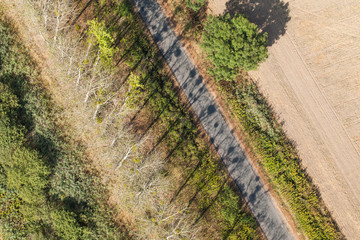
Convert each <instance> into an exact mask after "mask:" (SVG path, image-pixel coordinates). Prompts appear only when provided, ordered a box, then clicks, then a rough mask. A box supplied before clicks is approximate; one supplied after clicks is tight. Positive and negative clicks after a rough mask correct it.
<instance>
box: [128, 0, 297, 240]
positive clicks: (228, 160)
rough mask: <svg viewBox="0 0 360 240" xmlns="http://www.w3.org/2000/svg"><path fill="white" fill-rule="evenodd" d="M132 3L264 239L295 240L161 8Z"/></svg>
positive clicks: (150, 0) (152, 0)
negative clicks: (239, 191) (257, 224)
mask: <svg viewBox="0 0 360 240" xmlns="http://www.w3.org/2000/svg"><path fill="white" fill-rule="evenodd" d="M133 2H134V4H135V6H136V8H137V10H138V12H139V13H140V15H141V17H142V18H143V20H144V22H145V23H146V25H147V27H148V29H149V30H150V33H151V34H152V36H153V39H154V41H155V42H156V44H157V45H158V47H159V49H160V51H161V52H162V54H163V55H164V58H165V59H166V61H167V63H168V65H169V67H170V69H171V70H172V72H173V74H174V75H175V77H176V79H177V81H178V82H179V84H180V86H181V87H182V89H183V92H184V93H185V94H186V96H187V98H188V101H189V102H190V103H191V105H192V108H193V110H194V112H195V113H196V114H197V116H198V118H199V119H200V121H201V124H202V125H203V127H204V129H205V130H206V132H207V134H208V135H209V136H210V139H211V141H212V143H213V145H214V146H215V148H216V150H217V152H218V153H219V155H220V156H221V158H222V160H223V161H224V163H225V165H226V167H227V169H228V171H229V173H230V175H231V177H232V178H233V180H234V181H235V183H236V184H237V186H238V187H239V189H240V190H241V192H242V195H243V197H244V198H245V199H246V201H247V203H248V205H249V207H250V209H251V211H252V212H253V214H254V216H255V217H256V219H257V221H258V222H259V224H260V227H261V229H262V230H263V232H264V234H265V236H266V237H267V238H268V239H281V240H283V239H294V237H293V235H292V233H291V232H290V231H289V230H288V229H287V225H286V224H285V223H284V217H283V216H282V213H281V212H280V211H279V209H278V208H277V207H276V206H275V204H274V202H273V200H272V198H271V197H270V195H269V194H268V193H267V192H266V191H265V189H264V187H263V183H262V182H261V180H260V178H259V176H258V175H257V174H256V173H255V171H254V169H253V168H252V166H251V164H250V162H249V160H248V158H247V156H245V154H244V151H243V149H242V148H241V146H240V144H239V142H238V141H237V140H236V138H235V136H234V134H233V133H232V131H231V129H230V127H229V126H228V124H227V123H226V121H225V119H224V118H223V116H222V115H221V113H220V111H219V109H218V107H217V105H216V103H215V101H214V99H213V98H212V97H211V95H210V93H209V91H208V89H207V88H206V86H205V85H204V82H203V80H202V77H201V76H200V75H199V73H198V71H197V69H196V67H195V66H194V64H193V63H192V62H191V60H190V58H189V56H188V54H187V52H186V50H185V49H184V48H183V46H182V45H181V43H180V42H179V40H178V38H177V37H176V35H175V33H174V32H173V30H172V29H171V26H170V23H169V22H168V20H167V19H166V17H165V15H164V14H163V12H162V9H161V7H160V6H159V4H158V3H157V2H156V0H133Z"/></svg>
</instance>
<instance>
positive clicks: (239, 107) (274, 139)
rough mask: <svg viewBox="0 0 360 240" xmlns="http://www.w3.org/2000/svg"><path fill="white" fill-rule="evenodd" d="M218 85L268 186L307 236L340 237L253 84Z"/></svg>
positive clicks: (315, 190)
mask: <svg viewBox="0 0 360 240" xmlns="http://www.w3.org/2000/svg"><path fill="white" fill-rule="evenodd" d="M218 86H219V89H220V94H222V96H223V97H224V98H225V99H226V101H227V103H228V105H229V107H230V109H231V112H232V114H233V116H234V117H235V118H236V119H238V120H239V121H240V123H241V125H242V127H243V130H244V131H245V133H246V137H247V138H248V139H249V140H250V141H249V144H250V146H251V147H252V149H253V150H254V152H255V153H256V155H257V156H259V160H260V164H261V166H262V167H263V169H264V170H265V172H266V173H267V176H268V177H269V179H270V181H271V182H272V185H273V186H274V188H275V190H276V191H277V192H279V193H280V195H281V198H283V199H285V202H286V203H287V204H288V205H289V207H290V208H291V211H292V212H293V213H294V214H295V217H296V220H297V222H298V223H299V225H300V227H301V229H302V230H303V231H304V232H305V233H306V235H307V236H308V237H309V238H310V239H342V238H343V235H342V234H341V232H340V230H339V229H338V227H337V225H336V223H335V222H334V220H333V219H332V218H331V215H330V213H329V212H328V210H327V208H326V206H325V204H324V203H323V201H322V200H321V198H320V196H319V193H318V189H317V188H316V186H315V185H314V184H312V182H311V179H310V178H309V177H308V176H307V175H306V172H305V170H304V169H303V167H302V166H301V160H300V159H299V156H298V154H297V152H296V149H295V147H294V145H293V144H292V143H291V142H290V141H289V139H288V138H287V137H286V135H285V133H284V131H283V130H282V127H281V125H280V124H279V123H278V122H277V120H276V119H275V117H274V113H273V112H272V110H271V108H270V107H269V104H268V103H267V101H266V99H265V98H264V97H263V96H262V95H261V94H260V92H259V90H258V88H257V86H256V85H255V84H254V83H253V82H251V81H249V80H241V81H237V82H232V83H229V82H228V83H224V82H222V83H219V84H218Z"/></svg>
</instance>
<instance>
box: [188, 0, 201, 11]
mask: <svg viewBox="0 0 360 240" xmlns="http://www.w3.org/2000/svg"><path fill="white" fill-rule="evenodd" d="M185 2H186V6H187V7H188V8H190V9H192V10H194V11H195V12H198V11H199V10H200V9H201V7H202V6H204V4H205V0H186V1H185Z"/></svg>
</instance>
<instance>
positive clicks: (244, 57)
mask: <svg viewBox="0 0 360 240" xmlns="http://www.w3.org/2000/svg"><path fill="white" fill-rule="evenodd" d="M202 38H203V42H202V44H201V47H202V49H203V50H204V51H205V52H206V53H207V58H208V59H209V60H210V61H211V62H212V64H213V68H211V69H209V71H210V74H212V75H214V76H215V78H216V79H217V80H227V81H232V80H234V78H235V77H236V76H237V75H238V73H239V70H240V69H244V70H246V71H247V70H253V69H256V68H257V66H258V64H259V63H260V62H262V61H264V60H265V58H267V56H268V54H267V49H266V45H267V34H266V33H264V34H259V31H258V28H257V26H256V25H255V24H253V23H250V22H249V21H248V20H247V19H246V18H245V17H243V16H242V15H235V16H234V17H233V18H231V17H230V15H229V14H225V15H223V16H219V17H214V16H209V18H208V21H207V23H206V25H205V29H204V32H203V35H202Z"/></svg>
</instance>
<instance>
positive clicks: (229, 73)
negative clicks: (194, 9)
mask: <svg viewBox="0 0 360 240" xmlns="http://www.w3.org/2000/svg"><path fill="white" fill-rule="evenodd" d="M165 6H166V8H167V10H168V13H170V14H172V18H171V19H172V21H173V22H172V23H173V25H176V26H177V27H178V29H180V32H179V33H180V34H181V35H182V36H183V37H185V38H184V39H185V41H187V43H190V45H191V46H192V51H196V53H197V54H196V55H197V61H198V63H199V66H201V67H202V68H203V69H210V70H208V72H207V75H208V76H207V77H208V78H209V79H211V78H213V80H214V81H213V83H214V86H215V88H216V90H217V92H218V93H219V96H220V97H221V98H222V99H223V100H224V102H225V105H226V106H227V109H228V110H229V112H230V114H231V115H232V117H233V118H234V119H236V120H238V123H239V126H240V128H241V130H240V131H241V133H242V134H243V137H244V141H245V142H246V144H247V146H248V148H249V149H250V150H251V152H252V154H254V156H256V158H257V159H258V164H259V166H260V168H261V169H262V170H263V172H264V173H265V175H266V177H267V178H268V181H269V182H270V183H271V185H272V187H273V189H274V190H275V192H276V193H277V194H278V196H279V199H280V200H281V201H282V202H283V204H284V206H286V207H287V209H288V210H289V212H290V213H291V214H292V215H293V216H294V218H295V222H296V224H297V227H298V228H299V231H300V232H303V233H304V234H305V235H306V237H308V238H309V239H343V238H344V236H343V235H342V233H341V232H340V230H339V229H338V227H337V225H336V223H335V221H334V220H333V219H332V217H331V214H330V213H329V211H328V210H327V208H326V206H325V204H324V202H323V201H322V199H321V196H320V194H319V192H318V189H317V188H316V186H315V185H314V184H313V183H312V181H311V178H310V177H309V176H308V175H307V174H306V171H305V169H304V168H303V167H302V165H301V159H300V158H299V156H298V154H297V151H296V147H295V146H294V144H293V143H292V142H291V141H290V140H289V139H288V138H287V136H286V134H285V132H284V130H283V129H282V126H281V123H279V120H278V118H277V116H276V115H275V113H274V112H273V111H272V108H271V106H270V105H269V103H268V102H267V100H266V99H265V97H264V96H263V95H262V94H261V93H260V91H259V89H258V87H257V85H256V84H255V83H254V82H253V81H252V80H251V79H250V78H249V77H248V75H247V74H246V70H251V69H254V68H256V67H257V65H258V63H259V62H262V61H264V59H265V58H266V57H267V52H266V49H264V47H265V46H266V33H264V34H259V33H258V30H257V28H256V27H255V26H254V25H253V24H251V23H249V22H248V21H247V20H246V19H244V17H242V16H241V15H235V16H234V17H233V18H230V17H229V15H227V14H224V15H222V16H216V17H215V16H208V17H204V16H203V15H204V14H205V13H206V9H203V10H202V11H203V12H202V13H199V14H203V15H202V16H203V18H207V21H206V22H205V21H204V22H203V23H201V24H202V27H201V28H196V29H197V31H188V29H193V28H192V27H188V26H187V24H188V21H189V20H188V19H189V18H190V19H191V18H192V19H194V18H193V17H192V15H189V13H188V12H186V11H181V9H183V8H186V6H184V5H182V4H181V3H180V2H179V1H177V0H173V1H169V2H168V3H167V4H165ZM197 24H200V23H197ZM194 26H196V24H195V25H194ZM235 28H236V29H240V31H239V30H238V31H232V30H233V29H235ZM241 29H246V30H245V31H243V30H241ZM242 33H243V34H242ZM246 33H248V34H246ZM199 35H201V36H202V37H201V38H199V37H198V36H199ZM219 35H221V37H219ZM249 36H252V37H253V38H251V39H249ZM244 42H245V44H244ZM246 44H249V46H247V47H244V49H241V47H243V46H246ZM251 44H253V45H251ZM198 46H201V48H202V51H203V52H201V51H199V48H198ZM229 55H231V56H229ZM204 73H205V72H204Z"/></svg>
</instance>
